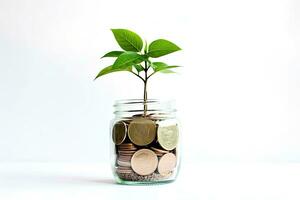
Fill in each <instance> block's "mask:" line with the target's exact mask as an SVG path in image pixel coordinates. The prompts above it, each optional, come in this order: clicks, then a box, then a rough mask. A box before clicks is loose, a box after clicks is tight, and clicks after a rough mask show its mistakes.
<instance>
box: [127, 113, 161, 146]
mask: <svg viewBox="0 0 300 200" xmlns="http://www.w3.org/2000/svg"><path fill="white" fill-rule="evenodd" d="M155 135H156V126H155V123H154V122H153V121H152V120H150V119H145V118H137V119H134V120H132V121H131V122H130V124H129V127H128V136H129V139H130V140H131V141H132V142H133V143H134V144H136V145H139V146H145V145H148V144H150V143H151V142H152V141H153V140H154V139H155Z"/></svg>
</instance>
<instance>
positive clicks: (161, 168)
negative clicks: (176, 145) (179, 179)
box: [157, 153, 176, 176]
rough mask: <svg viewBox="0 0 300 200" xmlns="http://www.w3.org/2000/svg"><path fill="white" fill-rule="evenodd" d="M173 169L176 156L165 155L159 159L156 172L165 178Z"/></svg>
mask: <svg viewBox="0 0 300 200" xmlns="http://www.w3.org/2000/svg"><path fill="white" fill-rule="evenodd" d="M175 167H176V156H175V155H174V154H173V153H167V154H165V155H163V156H162V157H161V158H160V160H159V162H158V167H157V170H158V172H159V173H160V174H161V175H163V176H167V175H169V174H170V173H172V171H173V169H174V168H175Z"/></svg>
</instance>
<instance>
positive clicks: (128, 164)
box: [112, 116, 178, 181]
mask: <svg viewBox="0 0 300 200" xmlns="http://www.w3.org/2000/svg"><path fill="white" fill-rule="evenodd" d="M158 123H159V122H158V121H155V120H154V119H151V118H149V117H145V118H144V117H140V116H135V117H132V120H130V121H126V122H125V121H119V122H117V123H116V124H115V125H114V127H113V130H112V131H113V133H112V139H113V141H114V143H115V146H116V150H117V151H116V153H117V160H116V172H117V174H118V176H119V178H121V179H124V180H130V181H159V180H164V179H167V178H168V177H170V176H171V175H172V173H173V172H174V169H175V168H176V165H177V153H176V152H177V149H176V147H177V143H178V127H177V125H168V126H162V125H159V124H158Z"/></svg>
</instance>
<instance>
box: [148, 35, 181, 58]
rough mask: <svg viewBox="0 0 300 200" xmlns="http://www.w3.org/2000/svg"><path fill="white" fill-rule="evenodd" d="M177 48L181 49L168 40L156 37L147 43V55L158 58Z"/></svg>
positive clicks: (177, 49)
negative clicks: (156, 38)
mask: <svg viewBox="0 0 300 200" xmlns="http://www.w3.org/2000/svg"><path fill="white" fill-rule="evenodd" d="M179 50H181V49H180V48H179V47H178V46H177V45H176V44H174V43H172V42H170V41H168V40H164V39H158V40H155V41H153V42H152V43H151V44H150V45H149V51H148V55H149V56H150V57H152V58H158V57H161V56H164V55H167V54H170V53H173V52H175V51H179Z"/></svg>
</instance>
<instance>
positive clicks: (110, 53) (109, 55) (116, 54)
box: [101, 51, 124, 58]
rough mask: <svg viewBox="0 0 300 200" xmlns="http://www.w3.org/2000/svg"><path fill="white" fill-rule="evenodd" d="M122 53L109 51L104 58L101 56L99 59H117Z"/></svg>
mask: <svg viewBox="0 0 300 200" xmlns="http://www.w3.org/2000/svg"><path fill="white" fill-rule="evenodd" d="M122 53H124V51H111V52H108V53H106V54H105V55H104V56H102V57H101V58H105V57H118V56H119V55H121V54H122Z"/></svg>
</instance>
